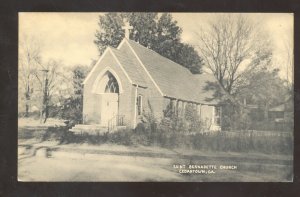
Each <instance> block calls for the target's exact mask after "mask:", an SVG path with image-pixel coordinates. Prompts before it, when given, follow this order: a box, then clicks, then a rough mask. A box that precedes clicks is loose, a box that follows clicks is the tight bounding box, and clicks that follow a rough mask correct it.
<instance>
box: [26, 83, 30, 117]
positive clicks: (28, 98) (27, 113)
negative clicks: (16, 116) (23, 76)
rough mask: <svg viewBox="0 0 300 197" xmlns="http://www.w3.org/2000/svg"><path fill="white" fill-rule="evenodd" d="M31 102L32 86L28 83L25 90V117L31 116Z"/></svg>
mask: <svg viewBox="0 0 300 197" xmlns="http://www.w3.org/2000/svg"><path fill="white" fill-rule="evenodd" d="M29 102H30V88H29V85H27V88H26V92H25V117H28V116H29V107H30V106H29Z"/></svg>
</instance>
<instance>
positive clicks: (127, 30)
mask: <svg viewBox="0 0 300 197" xmlns="http://www.w3.org/2000/svg"><path fill="white" fill-rule="evenodd" d="M122 29H124V31H125V38H127V39H129V34H130V30H131V29H133V27H132V26H130V24H129V22H128V21H127V20H124V26H122Z"/></svg>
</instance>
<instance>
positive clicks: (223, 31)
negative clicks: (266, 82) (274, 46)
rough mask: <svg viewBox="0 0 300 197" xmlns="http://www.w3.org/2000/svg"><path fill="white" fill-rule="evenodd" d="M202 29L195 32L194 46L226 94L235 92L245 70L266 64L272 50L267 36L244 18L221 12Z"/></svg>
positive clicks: (247, 71)
mask: <svg viewBox="0 0 300 197" xmlns="http://www.w3.org/2000/svg"><path fill="white" fill-rule="evenodd" d="M206 29H207V30H206V31H204V30H201V31H199V32H196V35H197V38H198V39H199V43H198V44H197V48H198V49H199V51H200V55H201V57H203V58H204V61H205V64H206V67H207V68H208V69H209V70H210V71H211V72H212V73H213V74H214V76H215V77H216V79H217V80H218V82H219V83H220V85H221V86H222V87H223V89H224V90H225V91H226V92H227V93H228V95H230V96H233V95H235V93H236V92H237V90H238V88H239V87H238V86H239V84H240V83H241V82H242V81H243V80H244V79H243V77H244V76H245V74H246V73H251V72H252V71H253V70H255V69H257V68H258V67H259V66H261V65H266V64H270V62H271V57H272V51H271V49H270V47H269V46H270V43H269V42H268V39H266V36H263V35H262V34H261V33H260V29H259V27H257V26H255V24H253V23H252V22H251V21H250V20H249V19H247V18H246V17H244V16H242V15H235V16H232V15H222V16H219V17H217V18H216V19H215V20H214V21H212V22H211V23H210V24H209V25H208V27H207V28H206Z"/></svg>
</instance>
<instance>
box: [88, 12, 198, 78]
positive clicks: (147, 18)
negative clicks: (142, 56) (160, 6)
mask: <svg viewBox="0 0 300 197" xmlns="http://www.w3.org/2000/svg"><path fill="white" fill-rule="evenodd" d="M124 19H126V20H128V22H129V23H130V25H131V26H133V30H132V31H131V32H130V39H132V40H134V41H136V42H138V43H140V44H141V45H143V46H145V47H147V48H150V49H152V50H154V51H155V52H157V53H159V54H160V55H162V56H164V57H167V58H169V59H171V60H173V61H174V62H176V63H178V64H181V65H183V66H184V67H186V68H188V69H189V70H190V71H191V72H192V73H200V72H201V68H202V65H203V61H202V59H201V58H200V57H199V55H198V53H197V52H196V51H195V50H194V48H193V47H192V46H190V45H187V44H184V43H181V42H180V36H181V33H182V29H181V28H180V27H179V26H177V21H174V20H173V18H172V16H171V14H168V13H163V14H162V15H161V16H159V15H158V14H157V13H107V14H105V15H103V16H99V27H100V29H99V30H97V31H96V35H95V36H96V40H95V41H94V42H95V44H96V45H97V47H98V50H99V53H100V55H101V54H102V53H103V52H104V50H105V48H106V47H107V46H112V47H117V46H118V45H119V43H120V42H121V41H122V39H123V38H124V31H123V29H122V26H123V24H124V23H123V21H124Z"/></svg>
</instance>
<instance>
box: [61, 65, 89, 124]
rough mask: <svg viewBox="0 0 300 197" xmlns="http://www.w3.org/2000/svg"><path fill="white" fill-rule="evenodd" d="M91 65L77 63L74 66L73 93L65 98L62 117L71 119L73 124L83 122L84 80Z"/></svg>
mask: <svg viewBox="0 0 300 197" xmlns="http://www.w3.org/2000/svg"><path fill="white" fill-rule="evenodd" d="M89 69H90V68H89V67H87V66H83V65H76V66H75V67H73V68H72V70H71V72H72V76H71V78H72V87H73V93H72V94H71V96H70V97H69V98H67V99H64V100H63V105H62V109H61V111H62V113H61V115H60V116H61V118H63V119H68V120H71V124H76V123H81V122H82V105H83V103H82V102H83V85H82V83H83V81H84V79H85V77H86V75H87V73H88V71H89Z"/></svg>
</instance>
